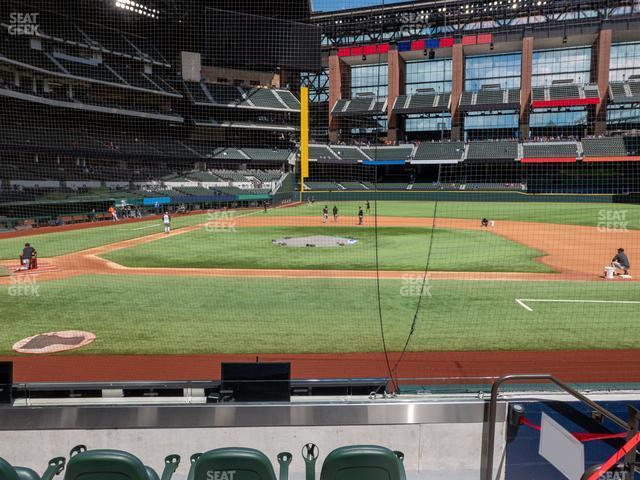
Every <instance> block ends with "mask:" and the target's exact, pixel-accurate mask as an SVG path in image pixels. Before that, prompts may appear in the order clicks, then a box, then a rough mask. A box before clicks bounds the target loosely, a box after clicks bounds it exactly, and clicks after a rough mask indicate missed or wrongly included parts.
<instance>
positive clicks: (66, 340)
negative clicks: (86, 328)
mask: <svg viewBox="0 0 640 480" xmlns="http://www.w3.org/2000/svg"><path fill="white" fill-rule="evenodd" d="M95 339H96V336H95V334H93V333H91V332H83V331H80V330H65V331H62V332H49V333H40V334H38V335H33V336H32V337H28V338H23V339H22V340H20V341H19V342H17V343H16V344H15V345H14V346H13V350H14V351H15V352H18V353H31V354H36V355H37V354H43V353H58V352H65V351H67V350H73V349H75V348H80V347H84V346H86V345H89V344H90V343H91V342H93V341H94V340H95Z"/></svg>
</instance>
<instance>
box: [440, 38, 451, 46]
mask: <svg viewBox="0 0 640 480" xmlns="http://www.w3.org/2000/svg"><path fill="white" fill-rule="evenodd" d="M446 47H453V37H445V38H441V39H440V48H446Z"/></svg>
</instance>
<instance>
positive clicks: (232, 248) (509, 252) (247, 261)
mask: <svg viewBox="0 0 640 480" xmlns="http://www.w3.org/2000/svg"><path fill="white" fill-rule="evenodd" d="M312 235H329V236H340V237H349V238H354V239H356V240H357V243H356V244H355V245H348V246H341V247H316V248H312V247H300V248H293V247H284V246H278V245H273V244H272V240H274V239H281V238H284V237H305V236H312ZM430 239H431V229H430V228H404V227H402V228H400V227H397V228H396V227H384V228H378V231H377V239H376V231H375V229H374V228H371V227H331V228H327V227H277V228H274V227H264V228H238V229H235V230H234V231H208V230H204V229H202V230H196V231H193V232H188V233H185V234H182V235H176V236H173V237H167V238H163V239H161V240H158V241H155V242H150V243H146V244H142V245H137V246H135V247H131V248H127V249H122V250H116V251H114V252H110V253H108V254H106V255H103V257H104V258H106V259H108V260H111V261H113V262H116V263H119V264H121V265H124V266H127V267H148V268H156V267H166V268H249V269H255V268H257V269H267V268H269V269H307V270H375V269H376V265H379V268H380V270H420V271H422V270H424V269H425V265H426V262H427V256H428V252H429V244H430V243H432V248H431V255H430V261H429V269H430V270H441V271H458V272H479V271H482V272H530V273H540V272H552V271H553V270H552V269H551V268H550V267H548V266H546V265H544V264H542V263H539V262H537V261H535V259H536V258H537V257H540V256H542V255H543V253H542V252H539V251H537V250H533V249H530V248H527V247H525V246H522V245H520V244H518V243H515V242H512V241H510V240H507V239H505V238H503V237H500V236H498V235H495V234H493V233H490V232H483V231H473V230H449V229H436V230H435V231H434V235H433V242H430ZM376 242H377V245H378V258H377V263H376V257H375V246H376Z"/></svg>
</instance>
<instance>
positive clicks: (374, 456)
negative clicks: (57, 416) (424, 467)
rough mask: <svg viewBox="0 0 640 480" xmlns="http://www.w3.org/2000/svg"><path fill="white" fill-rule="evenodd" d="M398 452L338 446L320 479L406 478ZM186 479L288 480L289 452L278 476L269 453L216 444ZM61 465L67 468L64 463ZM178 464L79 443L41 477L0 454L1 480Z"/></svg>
mask: <svg viewBox="0 0 640 480" xmlns="http://www.w3.org/2000/svg"><path fill="white" fill-rule="evenodd" d="M302 456H303V459H304V462H305V468H306V480H315V467H316V460H317V458H318V447H316V446H315V445H313V444H307V445H305V446H304V448H303V449H302ZM403 459H404V456H403V454H402V453H401V452H392V451H391V450H389V449H388V448H385V447H380V446H375V445H360V446H349V447H341V448H338V449H336V450H334V451H333V452H331V453H330V454H329V455H328V456H327V458H326V459H325V461H324V463H323V464H322V471H321V473H320V480H406V476H405V471H404V466H403V463H402V461H403ZM190 460H191V464H190V468H189V476H188V480H288V478H289V464H290V463H291V461H292V460H293V455H292V454H291V453H289V452H283V453H280V454H279V455H278V458H277V461H278V464H279V467H280V468H279V470H280V471H279V476H278V477H276V474H275V470H274V468H273V465H272V463H271V461H270V460H269V458H268V457H267V456H266V455H265V454H264V453H262V452H260V451H259V450H255V449H252V448H218V449H215V450H210V451H208V452H205V453H196V454H194V455H192V456H191V459H190ZM65 465H66V468H65ZM179 465H180V456H179V455H169V456H167V457H166V458H165V461H164V470H163V472H162V475H161V476H158V474H157V472H156V471H155V470H153V469H152V468H151V467H148V466H145V465H144V464H143V463H142V462H141V461H140V459H139V458H137V457H136V456H134V455H132V454H130V453H128V452H124V451H121V450H87V448H86V447H85V446H84V445H79V446H77V447H75V448H74V449H73V450H71V455H70V458H69V461H68V462H66V461H65V459H64V458H62V457H58V458H54V459H53V460H51V461H50V462H49V466H48V467H47V469H46V471H45V472H44V473H43V475H42V476H41V477H40V476H39V475H38V474H37V473H36V472H34V471H33V470H31V469H28V468H23V467H13V466H11V465H10V464H9V463H8V462H6V461H5V460H3V459H2V458H0V480H52V479H53V478H54V477H55V476H56V475H59V474H61V473H62V472H63V470H64V480H170V479H171V477H172V476H173V474H174V472H175V471H176V469H177V468H178V466H179Z"/></svg>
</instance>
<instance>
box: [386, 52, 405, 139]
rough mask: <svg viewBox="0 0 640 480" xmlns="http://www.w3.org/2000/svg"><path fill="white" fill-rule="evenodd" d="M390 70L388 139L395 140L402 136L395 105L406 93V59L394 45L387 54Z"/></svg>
mask: <svg viewBox="0 0 640 480" xmlns="http://www.w3.org/2000/svg"><path fill="white" fill-rule="evenodd" d="M387 61H388V65H389V68H388V71H389V94H388V96H387V118H388V123H387V126H388V128H387V140H389V141H392V142H395V141H397V140H398V137H399V136H400V131H401V128H400V118H399V117H398V115H396V114H394V113H393V111H392V110H393V105H394V104H395V103H396V99H397V98H398V96H399V95H404V93H405V80H406V77H405V61H404V59H403V58H402V57H401V56H400V54H399V53H398V49H397V48H395V47H392V48H391V49H390V50H389V53H388V54H387Z"/></svg>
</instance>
